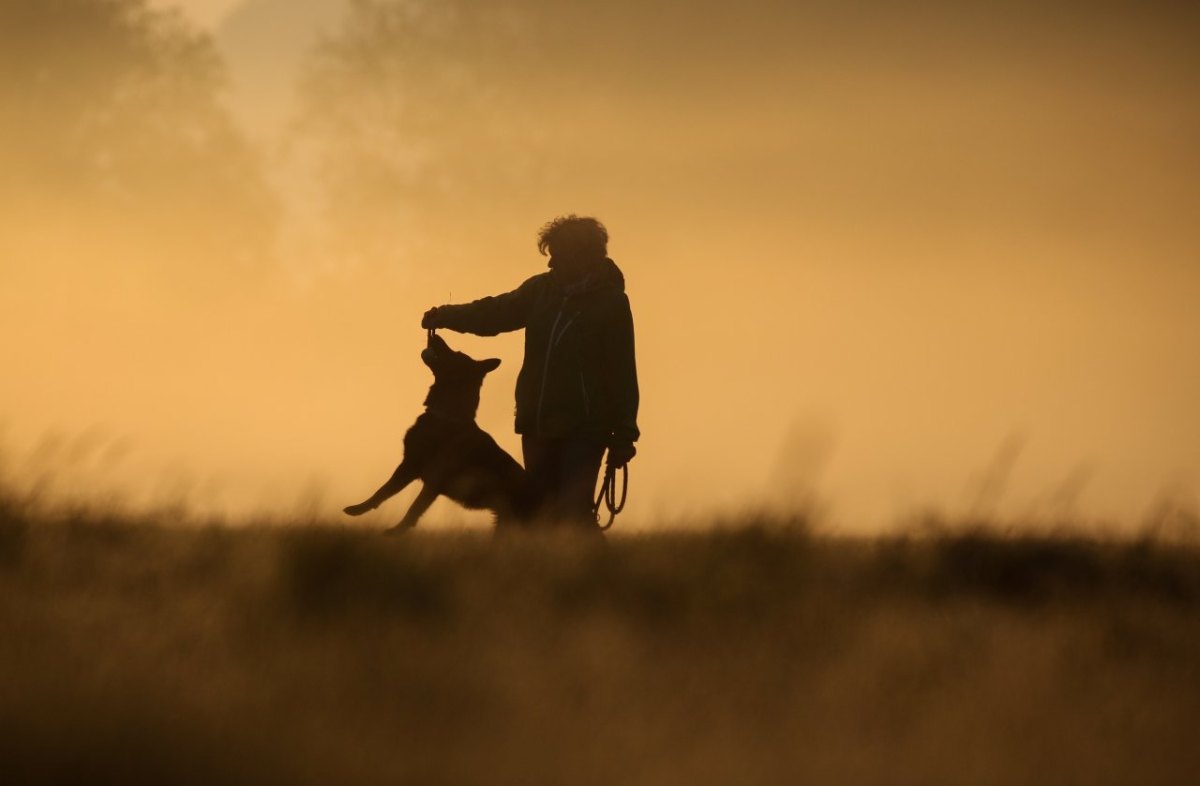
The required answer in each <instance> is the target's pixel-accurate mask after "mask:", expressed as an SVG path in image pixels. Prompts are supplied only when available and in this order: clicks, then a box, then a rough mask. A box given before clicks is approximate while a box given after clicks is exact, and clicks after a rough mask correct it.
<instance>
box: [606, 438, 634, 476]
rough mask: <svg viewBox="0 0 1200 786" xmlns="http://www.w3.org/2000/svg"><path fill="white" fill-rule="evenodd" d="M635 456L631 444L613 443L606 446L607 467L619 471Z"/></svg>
mask: <svg viewBox="0 0 1200 786" xmlns="http://www.w3.org/2000/svg"><path fill="white" fill-rule="evenodd" d="M636 455H637V448H635V447H634V446H633V443H632V442H614V443H612V444H611V445H609V446H608V466H610V467H612V468H613V469H620V468H621V467H623V466H625V465H626V464H628V463H629V462H630V460H632V459H633V457H634V456H636Z"/></svg>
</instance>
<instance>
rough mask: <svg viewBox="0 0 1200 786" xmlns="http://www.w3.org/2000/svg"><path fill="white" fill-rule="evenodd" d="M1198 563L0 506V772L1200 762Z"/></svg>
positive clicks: (1147, 549)
mask: <svg viewBox="0 0 1200 786" xmlns="http://www.w3.org/2000/svg"><path fill="white" fill-rule="evenodd" d="M1197 729H1200V553H1197V551H1196V550H1195V549H1193V548H1191V547H1187V546H1178V545H1175V546H1168V545H1166V544H1163V543H1159V542H1153V541H1147V542H1122V543H1113V542H1091V541H1085V540H1072V539H1055V538H1038V539H1020V538H1002V537H991V536H987V535H979V534H975V535H965V536H963V535H958V536H945V537H926V538H921V539H890V540H875V541H863V540H857V541H850V540H837V539H826V538H813V537H809V536H805V535H804V534H803V533H801V532H797V531H795V530H773V529H770V528H763V527H757V528H752V527H746V528H740V529H735V530H727V531H713V532H707V533H696V534H681V533H680V534H662V535H646V536H627V537H613V538H611V539H610V540H609V543H608V546H607V547H606V548H599V547H596V546H595V545H594V544H584V543H576V542H564V541H561V540H554V539H545V538H536V539H531V538H515V539H509V540H505V541H499V542H493V541H492V540H491V539H490V538H489V537H487V536H486V535H481V534H454V535H435V534H422V533H414V534H413V535H411V536H408V537H405V538H400V539H385V538H381V537H378V536H377V535H376V534H375V533H374V532H363V531H354V530H341V529H336V528H332V527H313V526H309V527H297V528H286V529H285V528H265V527H259V528H240V529H234V528H217V527H212V528H203V527H191V528H168V527H164V526H153V525H152V523H145V522H143V523H129V522H120V521H105V520H101V519H97V518H89V517H86V516H83V517H73V518H72V517H67V518H60V519H58V520H39V521H31V520H29V516H27V515H24V514H22V513H21V512H20V511H19V510H17V509H15V508H12V507H10V508H9V509H7V510H6V511H5V512H4V513H2V514H0V766H2V767H3V776H2V778H0V780H3V782H4V783H6V784H14V785H15V784H29V783H45V784H52V783H53V784H62V783H89V784H108V783H113V784H136V783H161V784H168V783H169V784H243V783H271V784H376V783H378V784H410V783H411V784H514V786H516V785H518V784H521V785H525V784H615V783H621V784H689V785H692V784H698V785H703V784H713V785H714V786H717V785H719V786H727V785H729V784H739V785H741V784H764V785H766V784H770V785H772V786H774V785H776V784H796V783H822V784H875V783H879V784H909V783H911V784H942V783H944V784H1033V783H1047V784H1050V783H1053V784H1074V783H1079V784H1106V783H1111V784H1167V783H1172V784H1184V783H1197V782H1200V746H1198V745H1197Z"/></svg>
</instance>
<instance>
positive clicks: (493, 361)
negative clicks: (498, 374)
mask: <svg viewBox="0 0 1200 786" xmlns="http://www.w3.org/2000/svg"><path fill="white" fill-rule="evenodd" d="M476 362H477V363H479V366H480V368H482V369H483V373H485V374H486V373H488V372H489V371H495V370H496V369H497V368H498V367H499V366H500V358H488V359H487V360H479V361H476Z"/></svg>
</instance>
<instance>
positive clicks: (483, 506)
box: [343, 331, 536, 534]
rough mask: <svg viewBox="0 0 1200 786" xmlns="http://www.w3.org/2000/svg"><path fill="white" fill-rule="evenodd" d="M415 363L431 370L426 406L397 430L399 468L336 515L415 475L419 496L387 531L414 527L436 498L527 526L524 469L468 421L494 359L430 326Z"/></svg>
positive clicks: (379, 500)
mask: <svg viewBox="0 0 1200 786" xmlns="http://www.w3.org/2000/svg"><path fill="white" fill-rule="evenodd" d="M421 360H422V361H423V362H424V363H425V365H426V366H428V367H429V370H430V371H432V372H433V385H432V386H430V388H429V395H428V396H426V397H425V411H424V412H423V413H421V415H419V416H418V417H417V420H416V422H415V423H413V425H412V427H411V428H409V429H408V431H407V432H406V433H405V435H404V458H403V460H402V461H401V462H400V466H398V467H396V471H395V472H393V473H392V476H391V477H390V478H388V479H387V482H386V483H384V484H383V485H382V486H380V487H379V490H378V491H376V492H375V493H374V494H372V495H371V496H370V497H369V498H368V499H366V500H364V501H362V502H360V503H358V504H357V505H350V506H348V507H346V508H343V512H345V513H347V514H348V515H351V516H360V515H362V514H363V513H366V512H367V511H369V510H374V509H375V508H377V507H379V506H380V505H381V504H383V502H384V501H385V500H387V499H389V498H390V497H392V496H393V495H395V494H397V493H399V492H400V491H402V490H403V489H404V488H405V487H406V486H408V484H410V483H412V482H413V481H414V480H419V481H421V484H422V486H421V491H420V493H419V494H417V498H416V499H415V500H413V503H412V505H411V506H410V507H409V509H408V512H407V513H405V514H404V518H402V519H401V520H400V523H399V524H397V525H396V526H394V527H392V528H391V529H389V530H387V532H388V533H389V534H394V533H399V532H404V531H406V530H408V529H411V528H412V527H415V526H416V524H417V521H418V520H419V519H420V518H421V516H422V515H423V514H424V513H425V511H426V510H428V509H429V506H430V505H432V504H433V501H434V500H436V499H437V498H438V497H439V496H445V497H449V498H450V499H452V500H454V501H455V502H457V503H458V504H460V505H462V506H463V507H465V508H469V509H471V510H490V511H492V512H493V513H494V514H495V515H496V526H497V527H498V528H506V527H513V526H521V525H525V524H528V523H529V522H530V521H531V519H532V518H533V516H534V514H535V511H536V500H535V498H534V494H533V491H532V488H531V487H530V484H529V481H528V479H527V477H526V475H525V470H524V468H523V467H522V466H521V465H520V464H519V463H517V460H516V459H514V458H513V457H512V456H510V455H509V454H508V453H507V452H506V451H505V450H504V448H502V447H500V446H499V445H498V444H496V440H494V439H492V437H491V435H489V434H488V433H487V432H486V431H484V430H483V429H481V428H480V427H479V426H478V424H476V422H475V413H476V410H478V408H479V392H480V389H481V388H482V387H483V379H484V377H485V376H487V374H488V373H489V372H491V371H493V370H495V368H496V367H497V366H499V365H500V361H499V360H498V359H496V358H489V359H487V360H475V359H474V358H472V357H470V356H468V355H466V354H464V353H462V352H457V351H455V350H453V349H451V348H450V346H449V345H448V344H446V342H445V341H444V340H443V339H442V338H441V337H440V336H438V335H437V334H435V333H434V332H433V331H430V332H429V340H428V342H427V343H426V346H425V349H424V350H423V351H422V352H421Z"/></svg>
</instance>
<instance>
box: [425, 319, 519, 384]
mask: <svg viewBox="0 0 1200 786" xmlns="http://www.w3.org/2000/svg"><path fill="white" fill-rule="evenodd" d="M421 360H422V362H424V363H425V365H427V366H429V370H430V371H432V372H433V378H434V379H435V380H445V381H447V382H454V381H462V382H479V383H482V382H483V378H484V377H485V376H486V375H487V373H488V372H489V371H494V370H495V369H496V367H497V366H499V365H500V359H499V358H488V359H486V360H476V359H475V358H473V357H471V356H470V355H467V354H465V353H463V352H458V351H455V350H453V349H451V348H450V345H449V344H447V343H446V342H445V341H444V340H443V339H442V337H441V336H439V335H437V334H436V333H434V332H433V331H432V330H431V331H430V332H429V340H428V341H427V342H426V344H425V349H424V350H422V351H421Z"/></svg>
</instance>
